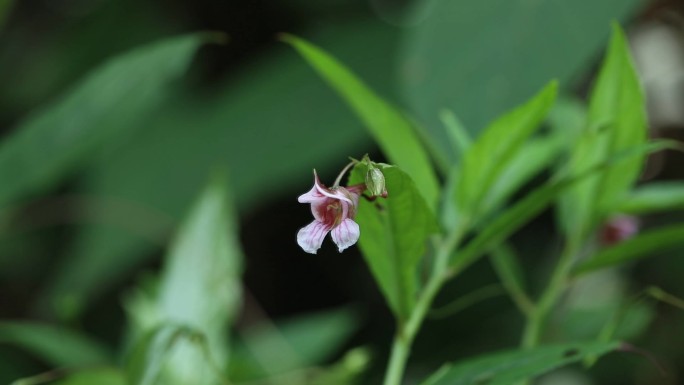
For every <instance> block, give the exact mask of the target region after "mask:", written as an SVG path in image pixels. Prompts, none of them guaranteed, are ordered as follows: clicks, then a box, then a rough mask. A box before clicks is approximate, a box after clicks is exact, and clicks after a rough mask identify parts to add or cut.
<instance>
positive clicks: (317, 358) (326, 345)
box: [228, 308, 358, 382]
mask: <svg viewBox="0 0 684 385" xmlns="http://www.w3.org/2000/svg"><path fill="white" fill-rule="evenodd" d="M357 327H358V320H357V317H356V316H355V314H354V312H353V311H351V310H350V309H348V308H342V309H335V310H332V311H324V312H318V313H313V314H305V315H302V316H298V317H295V318H292V319H287V320H284V321H277V322H275V323H271V322H268V321H263V322H261V323H260V324H257V325H254V326H252V327H250V328H248V329H247V330H245V331H244V332H242V333H240V336H239V337H240V338H239V340H238V342H239V343H236V344H234V346H233V347H232V348H231V359H230V363H229V366H228V373H229V378H230V379H231V380H232V381H236V382H240V381H248V380H254V379H256V378H263V377H267V376H273V375H277V374H281V373H285V372H288V371H292V370H297V369H303V368H307V367H313V366H315V365H320V364H322V363H324V362H326V361H327V360H328V359H330V357H331V354H334V353H336V352H338V351H339V349H340V347H341V346H342V344H344V343H345V342H346V341H347V339H348V338H349V336H350V335H351V334H352V333H353V332H354V331H355V330H356V328H357Z"/></svg>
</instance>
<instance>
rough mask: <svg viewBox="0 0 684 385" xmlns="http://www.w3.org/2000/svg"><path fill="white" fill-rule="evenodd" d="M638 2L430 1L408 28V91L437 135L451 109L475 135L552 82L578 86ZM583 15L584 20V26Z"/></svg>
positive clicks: (405, 60)
mask: <svg viewBox="0 0 684 385" xmlns="http://www.w3.org/2000/svg"><path fill="white" fill-rule="evenodd" d="M641 4H642V2H640V1H638V0H606V1H601V2H596V1H593V0H574V1H565V0H541V1H527V0H490V1H479V0H428V1H424V2H421V7H422V9H419V10H417V11H416V12H419V13H420V12H427V17H426V18H425V19H424V20H422V22H421V23H420V24H418V25H417V26H415V27H413V28H410V29H407V30H406V45H405V50H404V55H403V68H402V72H401V74H402V78H401V80H402V85H403V93H404V95H405V98H406V100H407V102H408V103H409V105H410V107H411V109H412V110H413V111H414V112H415V113H416V114H417V115H418V117H419V118H420V119H421V121H423V122H425V123H426V125H427V127H428V129H430V131H431V132H432V134H433V135H435V136H436V137H438V138H440V140H441V141H442V142H446V140H445V139H446V137H445V134H444V131H443V129H442V128H441V125H440V123H439V120H438V117H437V112H438V111H439V110H440V109H441V108H444V107H447V108H449V109H451V110H453V111H454V112H456V114H457V115H458V116H459V117H460V118H461V119H462V120H463V123H464V124H465V126H466V127H468V128H469V129H470V130H472V131H471V132H478V131H479V130H481V129H482V128H483V127H484V125H485V124H486V123H487V122H488V121H490V120H492V119H493V118H495V117H496V116H498V115H500V114H502V113H503V112H504V111H506V110H508V109H510V108H512V107H513V106H515V105H517V104H520V103H522V102H523V101H524V100H525V99H526V98H528V97H529V95H531V94H532V93H533V92H535V90H537V89H539V88H540V87H541V86H542V85H543V84H545V83H546V82H548V80H549V79H554V78H556V79H559V80H560V81H561V83H562V84H565V85H568V84H570V82H569V80H571V79H572V77H573V76H576V75H578V74H579V73H581V71H582V70H584V69H586V68H587V67H588V64H590V61H591V60H593V59H594V55H596V53H597V52H598V51H599V49H600V48H601V46H602V44H604V42H605V39H606V37H607V34H608V25H609V23H610V21H611V20H613V19H619V20H622V19H625V18H626V17H627V16H628V15H630V14H631V13H632V12H633V11H634V10H635V9H636V8H637V7H638V6H640V5H641ZM578 20H582V22H581V23H578V22H577V21H578Z"/></svg>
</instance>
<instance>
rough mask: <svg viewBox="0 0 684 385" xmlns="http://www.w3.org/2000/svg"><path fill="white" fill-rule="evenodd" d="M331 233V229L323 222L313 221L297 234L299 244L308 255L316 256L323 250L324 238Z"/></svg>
mask: <svg viewBox="0 0 684 385" xmlns="http://www.w3.org/2000/svg"><path fill="white" fill-rule="evenodd" d="M328 231H330V227H328V226H326V225H325V224H324V223H323V222H319V221H313V222H311V223H309V225H308V226H306V227H304V228H302V229H301V230H299V232H298V233H297V243H298V244H299V246H300V247H301V248H302V249H304V251H306V252H307V253H311V254H316V251H318V249H320V248H321V244H322V243H323V238H325V235H326V234H328Z"/></svg>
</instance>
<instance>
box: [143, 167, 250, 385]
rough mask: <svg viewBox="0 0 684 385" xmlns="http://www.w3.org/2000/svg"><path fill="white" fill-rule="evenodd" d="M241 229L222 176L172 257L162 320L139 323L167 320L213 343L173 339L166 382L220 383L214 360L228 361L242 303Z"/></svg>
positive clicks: (162, 292)
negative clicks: (229, 332)
mask: <svg viewBox="0 0 684 385" xmlns="http://www.w3.org/2000/svg"><path fill="white" fill-rule="evenodd" d="M237 231H238V230H237V227H236V225H235V218H234V213H233V210H232V208H231V207H230V205H229V204H228V202H227V188H226V184H225V181H224V180H223V179H221V178H216V179H214V180H213V181H212V183H211V184H210V185H209V187H208V188H207V189H206V190H205V192H204V193H203V194H202V196H201V197H200V199H199V201H198V202H197V204H196V205H195V206H194V208H193V209H192V210H191V213H190V216H189V217H188V219H187V220H186V222H185V224H184V225H183V227H182V228H181V230H180V232H179V235H178V237H177V238H176V240H175V242H174V244H173V246H172V248H171V251H170V253H169V255H168V257H167V259H166V263H165V266H164V271H163V273H162V278H161V282H160V285H159V293H158V296H157V311H158V319H157V322H156V323H154V324H150V325H139V328H140V329H142V330H145V331H147V332H151V331H152V330H155V329H156V328H158V327H159V326H163V325H182V326H183V327H187V328H189V329H191V330H192V333H197V334H199V335H200V336H201V337H202V339H203V340H204V341H205V343H206V344H207V349H206V350H207V352H204V351H203V350H202V349H199V348H198V344H197V343H193V339H192V338H184V339H180V340H178V339H175V340H174V338H175V337H174V338H169V340H171V341H172V342H173V347H172V348H168V344H166V345H165V346H167V349H169V352H168V355H167V360H166V361H164V363H165V365H164V366H163V369H162V376H163V378H166V381H165V382H164V383H166V384H189V383H202V384H208V383H215V382H216V381H217V379H216V369H217V368H216V367H215V366H214V365H213V363H214V362H215V363H220V364H219V365H223V363H226V362H228V361H227V355H228V352H227V350H226V343H227V341H228V337H227V333H226V331H227V327H228V324H229V323H230V322H232V320H233V319H234V318H235V316H236V313H237V311H238V307H239V304H240V282H239V279H240V278H239V276H240V273H241V270H242V267H241V266H242V253H241V251H240V246H239V241H238V237H237ZM133 317H134V319H141V318H139V317H136V316H135V314H134V315H133ZM144 319H149V317H147V316H145V318H144ZM167 334H169V333H167ZM186 334H187V333H186ZM171 335H175V334H173V333H171ZM183 335H185V334H183ZM156 339H157V338H156V337H153V339H152V341H156ZM169 344H171V342H169ZM161 345H164V344H161ZM199 346H201V345H199ZM163 348H164V347H160V348H159V349H163ZM154 353H155V352H154V351H153V352H152V353H151V354H152V355H154ZM147 356H149V354H148V355H145V357H147ZM207 356H208V357H207ZM218 369H220V370H222V369H223V367H222V366H219V367H218ZM143 377H144V376H143Z"/></svg>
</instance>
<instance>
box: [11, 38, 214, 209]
mask: <svg viewBox="0 0 684 385" xmlns="http://www.w3.org/2000/svg"><path fill="white" fill-rule="evenodd" d="M208 37H209V35H207V34H192V35H186V36H181V37H176V38H171V39H168V40H164V41H161V42H158V43H154V44H151V45H148V46H144V47H140V48H138V49H136V50H133V51H131V52H128V53H126V54H123V55H121V56H118V57H115V58H113V59H111V60H110V61H108V62H106V63H105V64H103V65H102V66H100V67H99V68H97V69H96V70H94V71H93V72H92V73H90V74H89V75H88V76H87V77H85V78H84V79H82V80H81V81H80V82H79V83H78V84H76V85H75V86H74V87H73V88H72V89H71V90H70V91H69V92H67V93H66V94H65V95H64V96H63V97H62V98H61V99H59V100H57V101H55V102H54V103H52V104H51V105H48V106H46V107H44V108H43V109H41V110H39V111H36V112H35V113H33V114H32V115H30V116H29V117H28V118H26V119H25V120H24V121H23V122H21V123H20V124H19V126H18V127H16V128H15V132H14V133H13V134H12V135H11V136H10V137H8V138H6V139H5V140H4V141H3V142H2V145H1V146H0V178H2V180H3V185H2V187H0V205H7V204H8V203H10V202H12V201H14V200H16V199H18V198H21V197H22V196H23V195H25V194H31V193H36V192H39V191H40V190H43V189H45V188H47V187H49V186H50V185H51V184H53V183H55V182H57V181H59V180H60V179H62V178H64V177H65V176H67V175H69V174H70V173H72V172H73V171H74V169H75V168H78V167H82V166H83V164H84V162H85V161H86V160H87V159H89V158H91V157H93V156H94V155H96V154H97V151H98V150H101V149H103V148H104V147H105V146H111V145H112V142H119V141H121V140H123V139H124V138H127V136H128V135H129V134H130V133H131V132H132V131H133V130H134V129H135V128H136V127H138V126H137V124H138V123H140V122H141V121H142V119H143V118H146V117H147V116H148V114H149V113H150V111H152V110H153V109H154V108H157V107H158V106H159V105H160V103H161V102H162V101H163V100H164V99H165V98H166V97H167V94H166V91H167V90H168V86H169V84H170V83H171V82H172V81H174V80H176V79H178V78H179V77H180V76H181V75H183V73H184V72H185V70H186V68H187V67H188V64H189V63H190V59H191V58H192V55H193V53H194V52H195V50H196V49H197V48H198V47H199V46H200V45H201V44H202V43H204V42H206V41H207V40H208Z"/></svg>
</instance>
